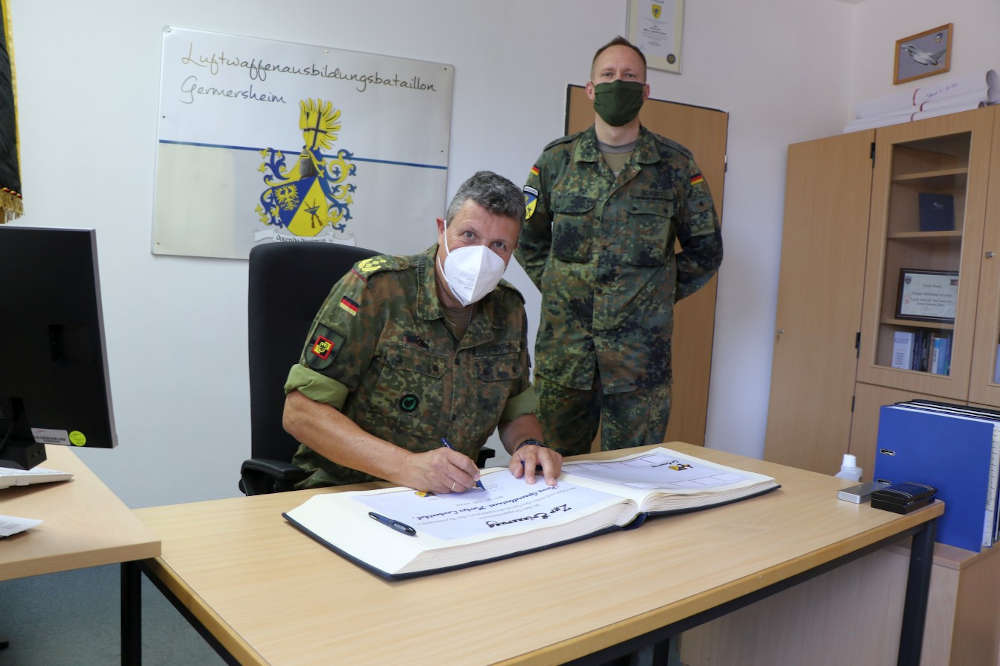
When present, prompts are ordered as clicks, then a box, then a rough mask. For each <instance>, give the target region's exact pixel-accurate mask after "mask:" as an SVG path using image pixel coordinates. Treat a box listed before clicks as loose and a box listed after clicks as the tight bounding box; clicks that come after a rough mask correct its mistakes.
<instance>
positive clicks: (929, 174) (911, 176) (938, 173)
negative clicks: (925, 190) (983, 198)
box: [892, 167, 969, 183]
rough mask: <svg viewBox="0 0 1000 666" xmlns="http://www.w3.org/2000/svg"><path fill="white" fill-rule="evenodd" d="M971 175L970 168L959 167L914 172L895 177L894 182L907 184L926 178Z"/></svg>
mask: <svg viewBox="0 0 1000 666" xmlns="http://www.w3.org/2000/svg"><path fill="white" fill-rule="evenodd" d="M968 173H969V169H968V167H957V168H954V169H932V170H928V171H914V172H911V173H905V174H900V175H898V176H893V178H892V182H894V183H905V182H908V181H913V180H923V179H925V178H940V177H942V176H964V175H966V174H968Z"/></svg>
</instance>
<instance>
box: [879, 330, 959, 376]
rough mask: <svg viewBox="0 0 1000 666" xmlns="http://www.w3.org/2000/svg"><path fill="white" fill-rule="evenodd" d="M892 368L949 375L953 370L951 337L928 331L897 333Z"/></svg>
mask: <svg viewBox="0 0 1000 666" xmlns="http://www.w3.org/2000/svg"><path fill="white" fill-rule="evenodd" d="M892 367H894V368H899V369H901V370H919V371H920V372H932V373H934V374H936V375H947V374H948V373H949V372H950V370H951V336H949V335H947V334H945V333H942V332H941V331H933V330H928V329H919V330H916V331H895V332H894V333H893V336H892Z"/></svg>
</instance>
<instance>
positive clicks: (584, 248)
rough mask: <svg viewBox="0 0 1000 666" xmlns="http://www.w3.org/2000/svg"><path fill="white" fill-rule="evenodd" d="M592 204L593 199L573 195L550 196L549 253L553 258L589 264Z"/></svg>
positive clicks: (554, 194) (592, 216) (592, 224)
mask: <svg viewBox="0 0 1000 666" xmlns="http://www.w3.org/2000/svg"><path fill="white" fill-rule="evenodd" d="M594 203H595V200H594V199H592V198H590V197H583V196H580V195H577V194H568V193H565V192H554V193H553V194H552V254H553V256H555V257H556V258H557V259H562V260H563V261H573V262H577V263H583V262H587V261H590V239H591V236H592V235H593V229H594Z"/></svg>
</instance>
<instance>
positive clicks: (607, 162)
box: [516, 37, 722, 455]
mask: <svg viewBox="0 0 1000 666" xmlns="http://www.w3.org/2000/svg"><path fill="white" fill-rule="evenodd" d="M590 78H591V80H590V81H589V82H588V83H587V86H586V91H587V97H588V99H590V100H591V101H593V102H594V125H593V126H592V127H590V128H588V129H586V130H584V131H583V132H580V133H578V134H574V135H571V136H566V137H563V138H561V139H557V140H555V141H553V142H552V143H550V144H549V145H548V146H546V147H545V150H544V151H543V152H542V155H541V156H540V157H539V158H538V161H537V162H536V163H535V165H534V166H533V167H532V168H531V172H530V174H529V175H528V182H527V184H526V185H525V186H524V196H525V202H526V223H525V225H524V227H523V228H522V230H521V236H520V241H519V244H518V248H517V252H516V256H517V259H518V261H519V262H520V263H521V265H522V266H523V267H524V269H525V270H526V271H527V273H528V276H529V277H530V278H531V280H532V281H533V282H534V283H535V285H537V286H538V288H539V289H540V290H541V293H542V314H541V325H540V328H539V331H538V337H537V340H536V343H535V364H536V369H535V390H536V392H537V394H538V399H539V411H538V416H539V418H540V420H541V422H542V426H543V428H544V430H545V436H546V441H547V442H549V443H550V444H552V445H554V446H555V447H556V448H557V449H559V450H560V451H561V452H562V453H563V454H566V455H571V454H577V453H585V452H587V451H589V450H590V444H591V442H592V441H593V438H594V435H595V434H596V433H597V427H598V424H599V423H600V424H601V445H602V448H604V449H618V448H624V447H628V446H639V445H642V444H650V443H656V442H660V441H661V440H662V438H663V434H664V432H665V431H666V427H667V421H668V420H669V418H670V384H671V369H670V338H671V334H672V329H673V306H674V302H675V301H677V300H679V299H681V298H684V297H685V296H688V295H690V294H693V293H694V292H695V291H697V290H698V289H699V288H701V287H702V286H703V285H704V284H705V283H706V282H708V280H709V279H710V278H711V277H712V275H714V274H715V272H716V270H717V269H718V267H719V264H720V263H721V262H722V235H721V233H720V229H719V223H718V219H717V218H716V215H715V208H714V206H713V204H712V195H711V194H710V193H709V191H708V185H707V183H706V182H705V179H704V178H703V177H702V175H701V171H700V169H699V168H698V165H697V164H695V161H694V158H693V157H692V155H691V152H690V151H689V150H687V149H686V148H685V147H684V146H681V145H679V144H677V143H675V142H673V141H670V140H669V139H665V138H663V137H661V136H659V135H657V134H654V133H652V132H650V131H649V130H647V129H646V128H645V127H643V126H642V125H641V124H640V123H639V118H638V114H639V109H640V108H641V107H642V104H643V102H644V101H645V100H646V98H647V97H649V85H648V84H647V83H646V58H645V56H643V54H642V52H641V51H639V49H637V48H636V47H635V46H633V45H632V44H631V43H629V42H628V41H627V40H625V39H623V38H622V37H617V38H615V39H613V40H612V41H611V42H609V43H608V44H606V45H605V46H602V47H601V48H600V49H598V51H597V53H596V54H595V55H594V59H593V62H592V64H591V71H590ZM675 241H679V242H680V245H681V248H682V250H683V251H682V252H680V253H676V254H675V252H674V244H675Z"/></svg>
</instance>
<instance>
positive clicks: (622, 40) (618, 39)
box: [590, 35, 646, 80]
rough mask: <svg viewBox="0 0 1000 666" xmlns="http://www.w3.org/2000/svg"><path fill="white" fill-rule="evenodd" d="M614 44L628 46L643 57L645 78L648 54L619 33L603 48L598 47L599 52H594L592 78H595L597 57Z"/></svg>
mask: <svg viewBox="0 0 1000 666" xmlns="http://www.w3.org/2000/svg"><path fill="white" fill-rule="evenodd" d="M612 46H627V47H628V48H630V49H632V50H633V51H635V52H636V53H638V54H639V57H640V58H642V76H643V78H646V56H645V55H643V53H642V51H640V50H639V47H638V46H636V45H635V44H633V43H632V42H630V41H628V40H627V39H625V38H624V37H622V36H621V35H618V36H617V37H615V38H614V39H612V40H611V41H610V42H608V43H607V44H605V45H604V46H602V47H601V48H599V49H597V53H595V54H594V58H593V59H592V60H591V61H590V78H591V80H593V78H594V64H595V63H596V62H597V57H598V56H599V55H601V54H602V53H604V52H605V51H607V50H608V49H610V48H611V47H612Z"/></svg>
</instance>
